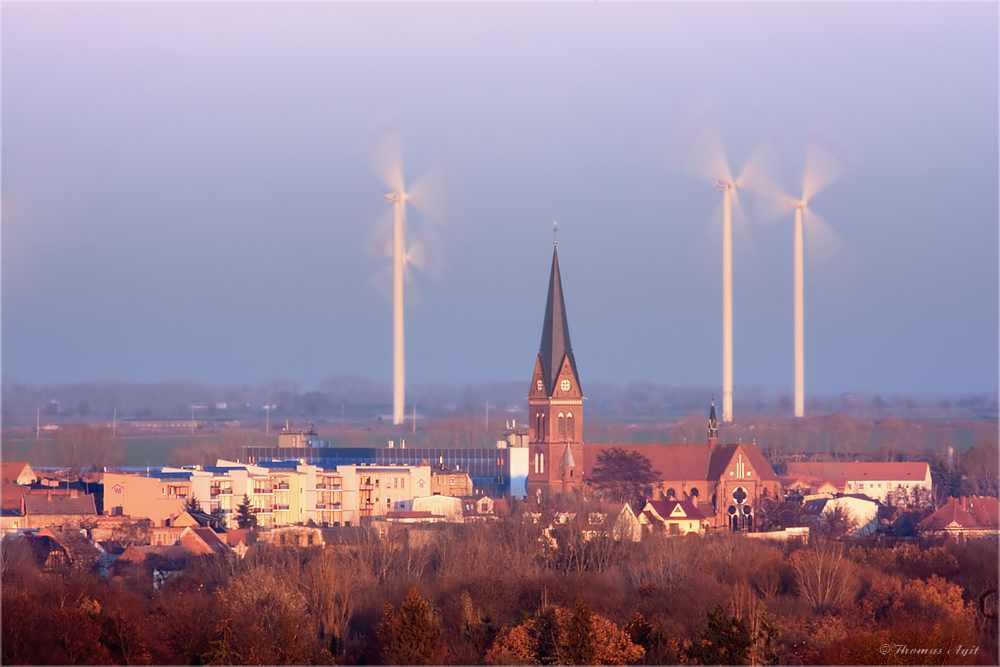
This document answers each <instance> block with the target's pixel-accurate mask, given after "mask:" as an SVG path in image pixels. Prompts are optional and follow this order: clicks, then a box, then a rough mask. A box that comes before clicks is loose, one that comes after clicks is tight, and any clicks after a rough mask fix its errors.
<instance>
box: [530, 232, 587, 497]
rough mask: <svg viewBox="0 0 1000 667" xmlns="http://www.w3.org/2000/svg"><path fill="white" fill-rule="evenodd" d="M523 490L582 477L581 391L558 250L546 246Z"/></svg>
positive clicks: (562, 487) (566, 487)
mask: <svg viewBox="0 0 1000 667" xmlns="http://www.w3.org/2000/svg"><path fill="white" fill-rule="evenodd" d="M528 424H529V426H528V446H529V447H530V457H531V458H530V462H533V465H531V466H530V468H529V471H528V493H529V495H532V494H538V493H541V494H544V495H545V496H547V497H548V496H549V495H550V494H551V493H562V492H565V491H570V490H573V489H576V488H577V487H578V486H579V485H580V484H582V483H583V482H584V479H583V470H582V468H581V466H582V465H583V393H582V392H581V391H580V376H579V374H578V373H577V370H576V359H574V358H573V347H572V346H571V345H570V342H569V324H568V322H567V319H566V303H565V301H564V298H563V289H562V277H561V276H560V275H559V254H558V253H557V252H556V249H555V247H553V249H552V271H551V273H550V274H549V294H548V299H547V300H546V302H545V320H544V321H543V322H542V343H541V345H540V346H539V348H538V356H537V357H536V358H535V370H534V373H532V376H531V388H530V389H529V391H528Z"/></svg>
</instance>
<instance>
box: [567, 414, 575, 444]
mask: <svg viewBox="0 0 1000 667" xmlns="http://www.w3.org/2000/svg"><path fill="white" fill-rule="evenodd" d="M566 439H567V440H569V441H570V442H575V441H576V431H575V430H574V429H573V413H572V412H567V413H566Z"/></svg>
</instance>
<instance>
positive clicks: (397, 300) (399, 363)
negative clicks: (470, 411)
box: [382, 192, 406, 424]
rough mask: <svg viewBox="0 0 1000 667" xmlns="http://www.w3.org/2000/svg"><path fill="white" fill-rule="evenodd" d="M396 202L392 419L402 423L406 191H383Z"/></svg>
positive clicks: (394, 215) (404, 374) (394, 211)
mask: <svg viewBox="0 0 1000 667" xmlns="http://www.w3.org/2000/svg"><path fill="white" fill-rule="evenodd" d="M382 197H383V198H384V199H387V200H389V201H391V202H392V204H393V225H392V228H393V236H392V324H393V327H392V328H393V341H392V423H393V424H402V423H403V420H404V414H403V413H404V412H405V405H406V403H405V391H404V389H405V386H406V364H405V361H404V351H405V346H404V344H403V272H404V269H405V266H406V252H405V250H404V248H405V246H406V243H405V234H406V193H405V192H393V193H389V194H387V195H382Z"/></svg>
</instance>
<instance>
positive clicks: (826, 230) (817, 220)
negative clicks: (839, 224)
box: [802, 208, 848, 265]
mask: <svg viewBox="0 0 1000 667" xmlns="http://www.w3.org/2000/svg"><path fill="white" fill-rule="evenodd" d="M802 213H803V216H802V217H803V220H802V222H803V224H804V225H805V242H806V254H807V255H808V256H809V262H810V263H811V264H817V265H824V264H829V263H831V262H837V261H839V260H840V259H841V258H843V256H844V254H845V253H846V251H847V249H848V246H847V243H845V242H844V240H843V239H842V238H841V237H840V235H839V234H837V232H835V231H833V228H832V227H830V225H828V224H827V223H826V222H825V221H824V220H823V218H821V217H820V216H819V215H818V214H817V213H816V212H815V211H813V210H812V209H809V208H807V209H805V210H804V211H803V212H802Z"/></svg>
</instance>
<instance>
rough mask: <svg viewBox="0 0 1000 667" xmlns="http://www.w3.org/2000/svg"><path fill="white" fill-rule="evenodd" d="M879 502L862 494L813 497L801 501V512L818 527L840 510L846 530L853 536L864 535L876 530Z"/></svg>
mask: <svg viewBox="0 0 1000 667" xmlns="http://www.w3.org/2000/svg"><path fill="white" fill-rule="evenodd" d="M878 510H879V503H878V502H876V501H874V500H872V499H871V498H868V497H866V496H862V495H860V494H859V495H853V496H838V497H836V498H813V499H812V500H807V501H805V502H803V503H802V514H803V515H804V516H805V517H806V519H807V521H810V522H811V523H812V524H813V526H815V527H816V528H820V527H822V526H823V525H824V522H826V521H829V520H830V518H831V517H833V516H834V515H835V513H837V512H840V513H841V514H842V515H843V516H844V518H845V519H846V520H847V522H848V532H849V534H850V535H851V536H853V537H864V536H865V535H871V534H872V533H874V532H875V531H876V530H878Z"/></svg>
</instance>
